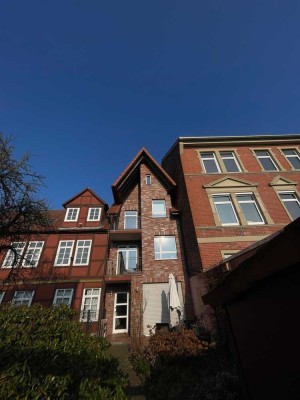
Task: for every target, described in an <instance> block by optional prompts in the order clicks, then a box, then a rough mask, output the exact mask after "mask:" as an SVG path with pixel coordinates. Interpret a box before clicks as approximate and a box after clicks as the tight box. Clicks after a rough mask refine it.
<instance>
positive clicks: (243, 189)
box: [162, 135, 300, 316]
mask: <svg viewBox="0 0 300 400" xmlns="http://www.w3.org/2000/svg"><path fill="white" fill-rule="evenodd" d="M288 149H289V150H294V151H295V153H294V154H295V158H297V156H298V157H299V154H300V135H286V136H248V137H246V136H245V137H211V138H208V137H197V138H179V139H178V140H177V142H176V143H175V145H174V146H173V147H172V148H171V149H170V151H169V152H168V153H167V155H166V156H165V157H164V159H163V162H162V165H163V167H164V169H165V170H166V171H167V172H168V173H169V174H170V175H171V176H172V178H173V179H174V180H175V181H176V183H177V186H178V190H177V195H176V199H175V206H176V207H178V208H180V209H182V225H183V230H184V238H185V240H184V248H185V250H186V254H187V260H188V270H189V274H190V276H191V284H192V288H193V298H194V303H195V309H196V313H197V315H198V316H201V314H203V312H204V309H203V304H202V302H201V295H203V294H204V293H205V292H206V290H207V287H206V283H205V282H204V281H203V280H202V278H201V277H202V271H206V270H208V269H211V268H212V267H213V266H214V265H216V264H217V263H219V262H220V261H221V260H222V258H223V257H224V256H225V253H228V254H230V253H231V252H232V253H234V252H237V251H240V250H242V249H245V248H246V247H248V246H249V245H251V244H253V243H255V242H257V241H259V240H261V239H263V238H265V237H267V236H269V235H271V234H272V233H274V232H277V231H278V230H280V229H282V228H283V227H284V226H285V225H287V224H288V223H289V222H291V220H292V216H291V215H290V214H289V213H288V210H287V207H285V205H284V204H283V202H282V200H281V199H280V196H279V192H289V193H293V196H294V197H295V202H297V201H299V195H300V191H299V184H300V173H299V172H300V171H299V169H298V168H295V167H294V166H293V164H292V163H291V162H290V161H291V159H288V157H287V156H286V154H284V153H283V151H284V150H288ZM255 150H256V151H257V150H260V151H268V154H269V156H270V157H271V159H272V160H273V162H274V163H275V164H276V167H277V168H276V170H274V171H266V170H264V168H263V165H262V164H261V162H260V160H261V159H259V157H258V155H259V154H262V153H255ZM226 152H227V153H226ZM229 153H230V155H229V157H231V158H233V157H234V158H235V160H236V162H237V163H238V165H239V166H240V171H235V172H228V171H227V169H226V165H225V162H227V160H226V159H225V158H226V156H227V157H228V154H229ZM222 157H223V158H224V159H225V161H224V160H223V158H222ZM266 157H267V156H266ZM267 158H268V157H267ZM205 160H206V161H205ZM207 160H209V161H207ZM264 161H265V160H263V162H264ZM205 162H207V164H205ZM208 163H211V164H213V166H214V167H215V164H216V163H217V164H218V166H217V167H218V169H219V171H215V172H209V171H206V170H205V165H206V167H207V168H208V169H209V168H212V167H211V164H210V165H209V166H208ZM217 167H215V169H216V168H217ZM274 169H275V168H274ZM247 193H250V194H251V195H252V199H253V201H254V202H255V204H256V207H257V208H258V209H259V213H260V214H261V220H260V221H259V223H255V222H251V223H249V222H248V221H247V216H246V217H245V214H244V213H243V210H244V209H243V204H241V203H239V202H238V198H241V196H240V197H239V195H241V194H247ZM218 194H219V195H221V194H227V199H229V198H230V204H229V202H227V206H228V208H229V207H231V208H232V207H233V208H234V212H235V214H236V217H235V218H236V220H235V224H234V225H233V224H232V226H230V225H229V224H228V225H226V224H225V223H223V222H224V221H222V220H221V219H222V217H220V215H219V214H218V209H217V205H216V198H219V199H221V197H220V196H219V197H217V196H216V195H218ZM244 198H245V197H244ZM222 200H223V201H224V198H223V199H222ZM248 204H249V203H248ZM285 204H287V203H285ZM219 207H220V208H221V207H222V205H221V206H219ZM223 207H224V208H223V210H224V209H225V205H223ZM253 207H254V206H253ZM224 212H225V211H224ZM223 218H224V217H223ZM232 218H233V217H232ZM257 218H258V217H257Z"/></svg>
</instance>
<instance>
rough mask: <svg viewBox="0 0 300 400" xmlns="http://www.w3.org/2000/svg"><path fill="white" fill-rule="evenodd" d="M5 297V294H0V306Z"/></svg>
mask: <svg viewBox="0 0 300 400" xmlns="http://www.w3.org/2000/svg"><path fill="white" fill-rule="evenodd" d="M4 296H5V292H0V304H1V303H2V301H3V299H4Z"/></svg>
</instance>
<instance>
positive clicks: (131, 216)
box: [124, 211, 137, 229]
mask: <svg viewBox="0 0 300 400" xmlns="http://www.w3.org/2000/svg"><path fill="white" fill-rule="evenodd" d="M124 229H137V211H125V217H124Z"/></svg>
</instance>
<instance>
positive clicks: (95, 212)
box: [87, 207, 101, 221]
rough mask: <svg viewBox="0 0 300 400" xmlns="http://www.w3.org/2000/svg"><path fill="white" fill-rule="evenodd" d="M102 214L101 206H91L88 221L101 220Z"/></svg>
mask: <svg viewBox="0 0 300 400" xmlns="http://www.w3.org/2000/svg"><path fill="white" fill-rule="evenodd" d="M100 215H101V208H100V207H95V208H89V213H88V218H87V220H88V221H100Z"/></svg>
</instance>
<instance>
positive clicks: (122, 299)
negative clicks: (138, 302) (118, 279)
mask: <svg viewBox="0 0 300 400" xmlns="http://www.w3.org/2000/svg"><path fill="white" fill-rule="evenodd" d="M117 303H119V304H120V303H126V304H127V293H117Z"/></svg>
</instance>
